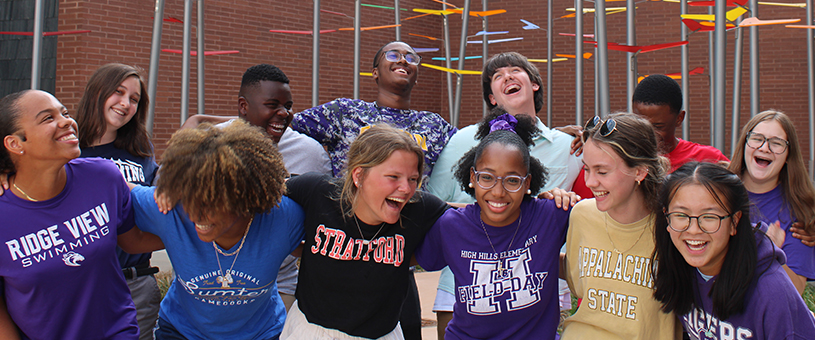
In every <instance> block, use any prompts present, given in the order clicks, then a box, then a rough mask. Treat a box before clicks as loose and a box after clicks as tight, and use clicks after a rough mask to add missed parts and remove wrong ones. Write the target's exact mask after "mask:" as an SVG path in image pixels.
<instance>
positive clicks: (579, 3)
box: [574, 0, 583, 125]
mask: <svg viewBox="0 0 815 340" xmlns="http://www.w3.org/2000/svg"><path fill="white" fill-rule="evenodd" d="M574 8H575V17H574V18H575V19H574V37H575V38H574V54H575V58H574V102H575V112H574V121H575V122H574V123H575V124H576V125H583V0H574Z"/></svg>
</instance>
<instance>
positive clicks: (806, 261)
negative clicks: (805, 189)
mask: <svg viewBox="0 0 815 340" xmlns="http://www.w3.org/2000/svg"><path fill="white" fill-rule="evenodd" d="M749 195H750V201H751V202H752V203H753V204H755V206H754V208H753V209H752V211H750V222H751V223H753V224H756V223H758V222H764V223H767V224H772V223H774V222H775V221H780V222H781V229H783V230H784V231H785V232H786V234H787V237H786V238H785V239H784V244H783V245H782V246H781V249H783V250H784V254H786V255H787V266H789V267H790V269H792V271H793V272H794V273H795V274H798V275H801V276H804V277H806V278H807V279H808V280H815V248H813V247H809V246H806V245H804V244H803V243H801V240H799V239H797V238H794V237H792V232H791V231H790V226H791V225H792V223H793V222H795V221H796V219H795V217H793V215H792V212H791V211H790V206H789V204H787V203H786V200H785V199H784V190H782V188H781V185H778V186H776V187H775V189H773V190H770V191H768V192H765V193H763V194H755V193H752V192H750V193H749Z"/></svg>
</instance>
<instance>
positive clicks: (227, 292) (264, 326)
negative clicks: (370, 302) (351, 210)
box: [132, 187, 303, 339]
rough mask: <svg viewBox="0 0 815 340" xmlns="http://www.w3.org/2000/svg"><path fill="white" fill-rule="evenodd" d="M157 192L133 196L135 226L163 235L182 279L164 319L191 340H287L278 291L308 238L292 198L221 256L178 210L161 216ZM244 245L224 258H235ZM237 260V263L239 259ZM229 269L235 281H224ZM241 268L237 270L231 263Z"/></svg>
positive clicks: (144, 190) (141, 190)
mask: <svg viewBox="0 0 815 340" xmlns="http://www.w3.org/2000/svg"><path fill="white" fill-rule="evenodd" d="M154 191H155V188H149V187H136V188H134V189H133V191H132V196H133V210H134V212H135V215H136V225H139V226H142V225H143V226H145V227H141V228H142V230H143V231H146V232H150V233H153V234H156V235H158V236H159V237H160V238H161V240H162V241H163V242H164V246H165V247H166V248H167V254H168V255H169V257H170V261H171V262H172V263H173V264H174V265H173V271H174V274H175V279H174V280H173V283H172V285H171V286H170V289H169V290H168V291H167V295H166V296H165V297H164V300H162V301H161V310H160V311H159V316H160V317H161V318H162V319H164V320H167V321H168V322H169V323H170V324H172V325H173V326H174V327H175V328H176V329H178V331H179V332H180V333H181V334H182V335H184V336H185V337H186V338H188V339H268V338H273V337H275V336H277V335H279V334H280V332H281V331H282V330H283V323H284V321H285V319H286V309H285V306H284V305H283V301H282V300H281V299H280V295H279V294H278V293H277V285H276V283H275V280H276V278H277V271H278V269H279V268H280V263H281V262H282V261H283V259H284V258H286V255H288V254H290V253H291V252H292V251H293V250H294V248H296V247H297V246H298V245H299V244H300V241H301V240H302V239H303V210H302V209H301V208H300V206H299V205H297V203H294V202H293V201H292V200H290V199H288V198H287V197H283V199H282V201H281V202H280V204H279V205H278V207H276V208H272V209H271V211H269V212H268V213H264V214H256V215H255V217H254V221H252V224H251V226H250V229H249V233H248V234H247V235H246V241H245V243H244V245H243V248H242V249H241V251H240V252H239V253H237V254H235V255H234V256H229V257H226V256H223V255H220V254H218V253H217V252H216V250H215V249H214V248H213V243H212V242H203V241H201V239H199V238H198V233H197V232H196V231H195V225H194V224H193V223H192V222H191V221H190V219H189V217H188V216H187V214H186V213H185V212H184V210H183V209H182V208H181V206H176V207H175V208H174V209H173V210H171V211H170V212H169V213H167V215H164V214H162V213H161V212H159V210H158V208H157V207H156V201H155V199H154V198H153V192H154ZM239 245H240V243H238V244H235V246H233V247H232V249H225V250H224V252H227V253H229V252H234V251H236V250H237V249H238V247H239ZM236 257H237V259H236ZM218 261H220V267H221V268H222V269H223V271H229V268H230V267H232V270H231V271H230V272H229V274H230V275H231V277H232V279H233V282H232V283H229V284H223V282H220V281H222V280H218V277H219V276H221V275H222V273H221V271H220V270H219V265H218ZM233 261H235V264H234V265H232V262H233Z"/></svg>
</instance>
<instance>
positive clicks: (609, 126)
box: [583, 116, 617, 142]
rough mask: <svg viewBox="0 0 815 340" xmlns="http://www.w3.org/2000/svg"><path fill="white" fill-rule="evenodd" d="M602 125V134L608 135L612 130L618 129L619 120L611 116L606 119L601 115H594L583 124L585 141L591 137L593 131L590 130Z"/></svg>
mask: <svg viewBox="0 0 815 340" xmlns="http://www.w3.org/2000/svg"><path fill="white" fill-rule="evenodd" d="M598 126H599V127H600V136H603V137H608V135H610V134H611V133H612V132H614V131H616V130H617V121H615V120H614V118H609V119H606V120H603V119H601V118H600V117H599V116H594V117H592V118H591V119H589V120H588V121H586V125H584V126H583V139H584V140H583V141H584V142H585V141H586V139H588V138H589V136H590V135H592V134H593V131H592V133H588V132H589V131H591V130H593V129H595V128H597V127H598Z"/></svg>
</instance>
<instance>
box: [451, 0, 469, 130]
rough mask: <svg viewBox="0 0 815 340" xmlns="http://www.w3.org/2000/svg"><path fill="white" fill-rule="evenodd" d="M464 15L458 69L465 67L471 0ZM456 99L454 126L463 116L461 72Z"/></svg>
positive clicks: (466, 3)
mask: <svg viewBox="0 0 815 340" xmlns="http://www.w3.org/2000/svg"><path fill="white" fill-rule="evenodd" d="M461 15H462V16H464V17H463V18H462V19H461V44H460V45H459V48H458V69H459V70H463V69H464V57H465V52H466V48H467V24H469V22H470V0H464V13H462V14H461ZM456 76H457V77H456V79H457V80H456V100H455V103H454V104H455V109H454V110H453V115H452V116H451V117H450V124H452V125H453V126H458V118H459V117H460V116H461V91H462V87H464V84H463V81H464V79H462V75H461V74H456Z"/></svg>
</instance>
